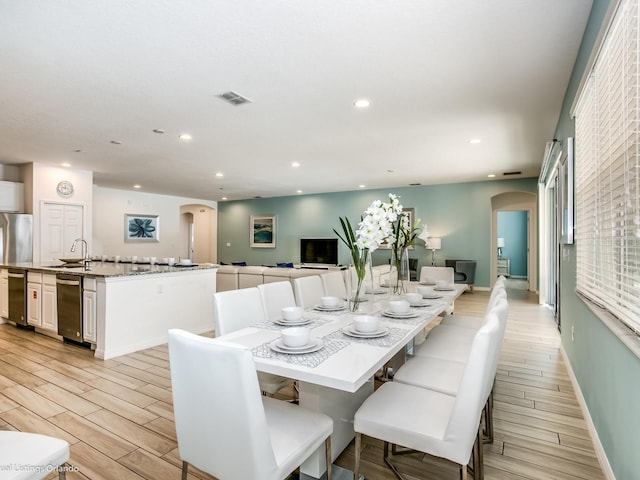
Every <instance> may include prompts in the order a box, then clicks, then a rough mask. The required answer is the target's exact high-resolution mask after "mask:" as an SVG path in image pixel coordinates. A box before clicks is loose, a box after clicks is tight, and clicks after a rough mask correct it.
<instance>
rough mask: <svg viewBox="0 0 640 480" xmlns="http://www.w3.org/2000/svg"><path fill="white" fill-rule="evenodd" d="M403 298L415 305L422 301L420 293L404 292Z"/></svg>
mask: <svg viewBox="0 0 640 480" xmlns="http://www.w3.org/2000/svg"><path fill="white" fill-rule="evenodd" d="M404 298H405V300H406V301H407V302H409V303H410V304H411V305H417V304H419V303H422V294H421V293H405V294H404Z"/></svg>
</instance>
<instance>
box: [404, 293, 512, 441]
mask: <svg viewBox="0 0 640 480" xmlns="http://www.w3.org/2000/svg"><path fill="white" fill-rule="evenodd" d="M493 316H496V317H497V318H498V337H499V338H498V348H496V349H494V351H492V352H491V355H492V359H491V365H492V366H493V365H494V363H495V365H496V367H495V368H497V362H498V358H499V356H500V351H501V346H502V342H503V339H504V331H505V326H506V317H507V300H506V297H501V298H500V300H499V301H498V302H496V304H494V306H493V307H492V308H491V309H488V311H487V313H486V315H485V318H484V320H485V321H484V322H483V325H486V323H487V322H488V320H489V319H491V318H492V317H493ZM438 328H439V327H438ZM480 328H482V326H480V327H479V328H478V329H475V328H474V329H469V330H468V331H470V332H474V339H475V335H477V332H478V331H479V330H480ZM454 337H455V335H454ZM451 341H456V339H455V338H453V339H452V340H451ZM469 350H471V345H470V347H469ZM428 353H429V352H428V351H426V352H423V355H416V356H413V357H412V358H410V359H409V360H408V361H407V362H405V364H404V365H402V366H401V367H400V368H399V369H398V370H397V371H396V372H395V374H394V376H393V381H394V382H399V383H406V384H408V385H414V386H416V387H421V388H427V389H429V390H434V391H436V392H441V393H445V394H447V395H454V396H455V395H457V394H458V390H459V388H460V384H461V382H462V377H463V375H464V371H465V368H466V363H467V362H463V361H460V360H461V357H458V358H456V359H448V358H442V357H437V356H429V355H428ZM469 355H471V352H469ZM494 357H495V358H494ZM467 361H469V360H467ZM492 368H493V367H492ZM492 391H493V390H492ZM492 395H493V393H491V394H490V395H489V397H488V399H487V404H486V405H485V409H484V413H485V435H486V439H487V440H486V441H487V442H488V443H491V442H493V396H492Z"/></svg>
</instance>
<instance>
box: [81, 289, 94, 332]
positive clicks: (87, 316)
mask: <svg viewBox="0 0 640 480" xmlns="http://www.w3.org/2000/svg"><path fill="white" fill-rule="evenodd" d="M96 299H97V293H96V292H92V291H90V290H85V291H84V292H83V293H82V303H83V305H82V339H83V340H84V341H85V342H89V343H97V337H96V321H97V318H96V316H97V305H96Z"/></svg>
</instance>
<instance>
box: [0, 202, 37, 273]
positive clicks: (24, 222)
mask: <svg viewBox="0 0 640 480" xmlns="http://www.w3.org/2000/svg"><path fill="white" fill-rule="evenodd" d="M32 230H33V215H31V214H27V213H0V263H2V264H4V265H7V264H12V263H23V262H31V261H33V240H32Z"/></svg>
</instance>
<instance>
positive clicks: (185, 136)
mask: <svg viewBox="0 0 640 480" xmlns="http://www.w3.org/2000/svg"><path fill="white" fill-rule="evenodd" d="M178 138H179V139H180V140H191V138H192V137H191V135H189V134H188V133H181V134H180V135H178Z"/></svg>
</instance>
